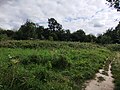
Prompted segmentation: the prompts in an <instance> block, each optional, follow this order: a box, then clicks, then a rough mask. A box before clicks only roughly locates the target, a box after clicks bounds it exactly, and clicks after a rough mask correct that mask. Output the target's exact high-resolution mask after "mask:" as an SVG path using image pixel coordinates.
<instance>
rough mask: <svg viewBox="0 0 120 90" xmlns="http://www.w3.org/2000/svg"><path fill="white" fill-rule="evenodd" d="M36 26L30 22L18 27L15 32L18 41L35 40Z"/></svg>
mask: <svg viewBox="0 0 120 90" xmlns="http://www.w3.org/2000/svg"><path fill="white" fill-rule="evenodd" d="M35 30H36V24H35V23H33V22H30V21H27V22H26V23H25V24H24V25H22V26H21V27H20V29H19V30H18V32H17V36H18V39H22V40H26V39H35V38H36V37H37V36H36V32H35Z"/></svg>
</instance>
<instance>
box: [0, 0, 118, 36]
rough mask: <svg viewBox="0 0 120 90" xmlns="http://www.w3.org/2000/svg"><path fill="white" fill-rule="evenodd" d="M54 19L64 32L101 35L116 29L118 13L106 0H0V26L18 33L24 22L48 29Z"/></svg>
mask: <svg viewBox="0 0 120 90" xmlns="http://www.w3.org/2000/svg"><path fill="white" fill-rule="evenodd" d="M48 18H55V19H56V20H57V21H58V22H59V23H60V24H62V26H63V28H64V29H70V30H71V32H74V31H76V30H79V29H83V30H84V31H85V32H86V33H87V34H94V35H97V34H100V33H103V32H105V31H106V30H107V29H109V28H112V27H115V26H116V25H117V24H118V22H119V21H120V12H117V10H116V9H114V8H113V7H111V8H110V7H109V5H108V3H107V2H106V0H0V27H1V28H3V29H13V30H18V29H19V27H20V26H21V25H22V24H24V23H25V22H26V20H27V19H29V20H31V21H33V22H35V23H37V24H40V25H43V26H45V27H46V26H47V20H48Z"/></svg>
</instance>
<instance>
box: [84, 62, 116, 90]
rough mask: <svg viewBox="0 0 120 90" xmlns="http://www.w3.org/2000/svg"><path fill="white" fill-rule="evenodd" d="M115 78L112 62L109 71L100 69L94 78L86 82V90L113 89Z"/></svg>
mask: <svg viewBox="0 0 120 90" xmlns="http://www.w3.org/2000/svg"><path fill="white" fill-rule="evenodd" d="M113 80H114V79H113V78H112V73H111V63H110V64H109V68H108V71H104V70H103V69H100V70H99V73H97V74H96V77H95V79H94V80H89V81H87V82H86V84H85V85H86V88H85V89H84V90H113V89H114V83H113Z"/></svg>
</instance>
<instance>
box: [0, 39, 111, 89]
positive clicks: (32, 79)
mask: <svg viewBox="0 0 120 90" xmlns="http://www.w3.org/2000/svg"><path fill="white" fill-rule="evenodd" d="M110 56H111V51H110V50H108V49H107V48H105V47H102V46H99V45H96V44H91V43H78V42H53V41H52V42H51V41H1V42H0V90H80V89H81V88H82V84H83V83H84V82H85V80H88V79H91V78H93V77H94V75H95V73H96V72H98V70H99V69H100V68H102V67H103V65H104V64H105V62H106V61H107V60H108V59H107V58H108V57H110Z"/></svg>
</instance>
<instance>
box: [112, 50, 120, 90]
mask: <svg viewBox="0 0 120 90" xmlns="http://www.w3.org/2000/svg"><path fill="white" fill-rule="evenodd" d="M112 73H113V77H114V78H115V81H114V82H115V90H120V52H117V53H116V57H115V59H114V61H113V64H112Z"/></svg>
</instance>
